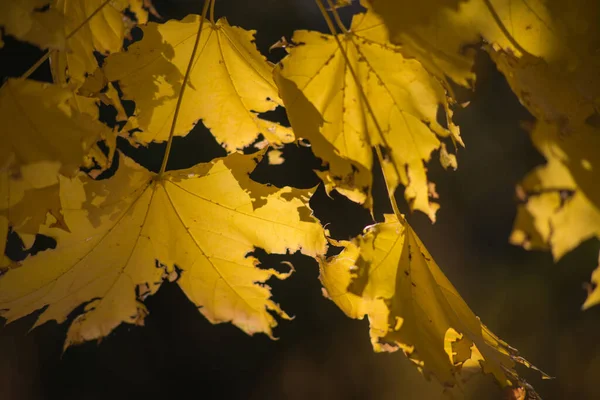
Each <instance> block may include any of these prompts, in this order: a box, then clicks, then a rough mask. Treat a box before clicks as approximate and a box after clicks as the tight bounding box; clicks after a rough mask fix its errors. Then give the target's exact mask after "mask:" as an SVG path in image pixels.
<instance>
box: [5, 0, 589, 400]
mask: <svg viewBox="0 0 600 400" xmlns="http://www.w3.org/2000/svg"><path fill="white" fill-rule="evenodd" d="M154 4H155V6H156V9H157V10H158V12H159V13H160V14H161V15H162V16H163V18H164V19H165V20H168V19H172V18H177V19H180V18H182V17H184V16H185V15H187V14H190V13H200V10H201V8H202V2H201V1H199V0H154ZM354 11H356V8H354V9H352V8H347V9H343V10H342V14H343V17H344V20H345V21H346V22H349V21H350V15H351V14H352V13H353V12H354ZM216 13H217V15H222V16H227V18H228V20H229V22H230V23H231V24H232V25H239V26H242V27H244V28H246V29H257V30H258V33H257V35H256V43H257V45H258V47H259V49H260V50H261V51H262V52H263V54H267V55H268V57H269V59H270V60H271V61H273V62H277V61H278V60H279V59H281V57H283V56H284V52H283V51H282V50H276V51H274V52H271V53H269V51H268V48H269V47H270V46H271V45H272V44H273V43H275V42H276V41H278V40H279V39H280V38H281V37H282V36H285V37H286V38H288V39H290V38H291V36H292V32H293V31H294V30H295V29H314V30H320V31H325V28H326V26H325V24H324V22H323V21H322V18H321V16H320V14H319V11H318V9H317V8H316V6H315V5H314V3H313V2H311V1H306V0H263V1H261V2H256V1H244V0H218V2H217V8H216ZM40 55H41V52H40V51H39V50H37V49H36V48H34V47H31V46H28V45H26V44H22V43H17V42H15V41H13V40H10V38H7V39H6V45H5V47H4V48H3V49H1V50H0V60H1V62H0V76H1V77H2V78H3V79H4V78H6V77H10V76H19V75H20V74H22V73H23V72H24V71H25V70H26V69H27V68H28V67H29V66H31V65H32V64H33V63H34V62H35V61H36V60H37V59H38V58H39V57H40ZM48 71H49V70H48V68H47V66H44V67H42V68H40V69H39V70H38V71H37V72H36V73H35V74H34V75H33V76H32V78H34V79H39V80H49V79H50V77H49V72H48ZM476 73H477V76H478V81H477V84H476V89H475V91H474V92H473V93H471V92H464V91H463V92H461V93H460V94H459V96H460V97H461V99H460V100H461V101H466V100H469V101H470V105H469V106H468V107H467V108H465V109H464V110H460V111H459V112H457V113H456V114H455V122H457V123H458V124H459V125H460V127H461V132H462V136H463V139H464V142H465V143H466V148H465V149H460V151H459V153H458V162H459V168H458V170H457V171H456V172H449V171H444V170H442V168H441V167H440V166H439V163H438V162H437V158H436V156H435V155H434V157H433V161H432V162H431V163H430V165H429V177H430V178H431V180H432V181H434V182H435V183H436V184H437V192H438V193H439V195H440V203H441V206H442V207H441V209H440V211H439V212H438V220H437V223H436V224H435V225H432V224H431V223H430V222H429V220H428V219H427V218H426V217H425V216H424V215H422V214H411V215H409V216H408V218H409V222H410V223H411V224H412V225H413V227H414V228H415V230H416V231H417V233H418V234H419V235H420V237H421V239H422V240H423V241H424V243H425V245H426V246H427V247H428V249H429V251H430V252H431V254H432V255H433V256H434V257H435V259H436V261H437V263H438V264H439V265H440V267H441V268H442V269H443V271H444V272H445V273H446V275H447V276H448V277H449V279H450V280H451V281H452V282H453V283H454V285H455V286H456V288H457V289H458V291H459V292H460V293H461V294H462V296H463V297H464V299H465V300H466V301H467V303H468V304H469V305H470V306H471V308H472V309H473V311H474V312H475V313H476V314H477V315H479V316H480V317H481V319H482V321H483V322H484V323H485V324H486V325H488V326H489V327H490V328H491V329H492V330H493V331H494V332H495V333H496V334H497V335H498V336H500V337H501V338H503V339H504V340H506V341H507V342H509V343H510V344H511V345H512V346H514V347H516V348H518V349H519V350H520V351H521V354H522V355H523V356H524V357H525V358H527V359H528V360H529V361H531V362H532V363H533V364H535V365H536V366H538V367H539V368H541V369H543V370H544V371H545V372H547V373H548V374H549V375H551V376H555V377H556V379H554V380H551V381H547V380H546V381H542V380H541V379H540V377H539V375H538V374H536V373H535V372H531V371H527V370H525V369H524V368H521V369H520V370H519V371H520V372H521V373H522V375H523V376H524V377H526V379H527V380H528V381H529V383H531V384H532V385H533V386H534V387H536V389H537V390H538V392H539V394H540V395H541V396H542V397H543V398H544V399H566V398H570V399H596V398H600V385H598V384H597V381H596V379H597V377H598V376H600V351H599V350H600V348H599V347H598V346H599V342H600V341H599V340H598V337H599V336H600V307H596V308H592V309H591V310H589V311H586V312H582V311H580V306H581V304H582V303H583V301H584V299H585V291H584V290H583V286H582V285H583V283H584V282H588V281H589V278H590V274H591V272H592V270H593V269H594V268H595V267H596V265H597V264H596V263H597V257H598V248H599V245H598V241H596V240H590V241H588V242H585V243H583V244H582V245H581V246H580V247H579V248H577V249H576V250H575V251H573V252H571V253H570V254H568V255H567V256H565V257H564V258H563V259H562V260H561V261H560V262H559V263H557V264H554V263H553V261H552V258H551V256H550V254H548V253H541V252H527V251H525V250H523V249H521V248H518V247H514V246H512V245H510V244H509V243H508V237H509V234H510V231H511V227H512V223H513V219H514V217H515V213H516V207H517V201H516V197H515V194H514V193H515V185H516V184H517V183H518V182H519V180H520V179H521V178H523V177H524V175H525V174H526V173H527V172H528V171H529V170H530V169H532V168H533V167H534V166H536V165H538V164H541V163H543V162H544V160H543V158H542V157H541V156H540V155H539V154H538V153H537V152H536V150H535V149H534V148H533V147H532V145H531V143H530V141H529V138H528V136H527V134H526V133H525V132H524V131H523V130H522V129H521V128H520V127H519V126H520V122H521V121H527V120H531V119H532V117H531V116H530V115H529V114H528V112H527V111H526V110H525V109H524V108H523V107H522V106H521V105H520V104H519V101H518V99H517V98H516V97H515V96H514V95H513V94H512V92H511V91H510V89H509V87H508V85H507V84H506V82H505V80H504V78H503V77H502V75H500V74H499V73H498V72H497V71H496V69H495V67H494V65H493V64H492V62H491V61H490V60H489V58H488V57H487V55H486V54H485V53H483V52H480V53H479V54H478V58H477V63H476ZM127 106H128V107H129V108H130V110H131V109H132V107H133V104H128V105H127ZM270 116H271V117H272V118H274V119H277V120H278V121H284V120H285V113H284V112H281V110H279V111H276V112H273V113H270ZM119 146H120V148H121V149H122V150H123V151H124V152H125V153H126V154H130V155H132V156H134V157H135V158H136V159H139V160H141V161H142V162H143V163H144V165H146V166H147V167H148V168H150V169H154V170H156V169H158V166H159V164H160V161H161V157H162V154H163V151H164V145H152V146H149V147H148V148H147V149H140V150H134V149H131V148H129V147H128V146H127V144H126V142H125V141H123V142H120V143H119ZM283 153H284V158H285V159H286V162H285V163H284V164H283V165H280V166H269V165H266V164H261V165H259V167H258V169H257V171H255V173H254V174H253V177H254V178H255V179H256V180H259V181H262V182H272V183H273V184H275V185H278V186H282V185H291V186H297V187H313V186H315V185H317V184H318V182H319V181H318V178H317V177H316V176H315V174H314V173H313V172H312V169H314V168H318V166H319V161H318V160H316V159H315V158H314V157H313V156H312V153H311V151H310V149H309V148H306V147H302V146H300V147H298V146H295V145H292V146H287V147H286V148H285V149H284V150H283ZM171 154H172V155H173V156H172V157H171V158H172V160H171V161H170V163H169V168H171V169H173V168H183V167H188V166H190V165H192V164H194V163H196V162H199V161H208V160H210V159H212V158H214V157H216V156H222V155H224V151H223V150H222V149H221V148H220V147H219V145H218V144H217V143H216V142H215V141H214V139H212V136H210V134H209V132H208V131H206V129H204V128H203V127H202V126H201V123H200V124H198V126H197V127H196V128H195V129H194V130H193V131H192V133H190V135H188V136H187V137H185V138H178V139H176V142H175V143H174V149H173V151H172V153H171ZM375 196H376V198H377V199H378V201H377V202H376V204H375V215H376V218H377V220H381V219H382V213H384V212H390V211H391V209H390V207H389V206H388V205H387V204H385V202H386V195H385V189H384V186H383V183H382V180H381V177H380V176H379V177H377V179H376V185H375ZM397 198H398V201H399V203H400V204H401V206H402V207H404V208H403V212H408V211H407V208H406V206H405V204H404V203H403V200H402V195H401V193H400V192H399V193H398V196H397ZM311 206H312V208H313V209H314V212H315V214H316V216H317V217H318V218H319V219H320V220H321V221H322V222H323V223H329V226H328V228H329V229H330V231H331V233H332V236H333V237H334V238H337V239H349V238H351V237H353V236H356V235H357V234H359V233H360V232H361V230H362V228H363V227H364V226H365V225H367V224H370V223H372V222H373V221H372V220H371V217H370V216H369V213H368V212H367V211H366V210H363V209H362V208H361V207H359V206H357V205H355V204H353V203H351V202H350V201H348V200H346V199H344V198H343V197H341V196H337V195H334V196H333V198H329V197H327V196H326V195H325V193H324V191H323V189H322V188H321V187H319V189H318V190H317V193H316V194H315V196H314V198H313V199H312V200H311ZM11 246H12V247H9V251H12V252H14V253H15V254H16V253H18V250H19V249H18V247H19V246H18V241H17V240H16V238H15V237H14V235H13V236H11ZM257 256H258V257H259V258H260V259H261V261H262V262H263V263H264V264H265V265H267V266H276V265H277V264H278V263H279V262H280V261H282V260H289V261H292V262H293V263H294V265H295V267H296V273H295V274H294V275H293V276H292V277H291V278H289V279H287V280H285V281H282V282H269V284H271V286H272V287H273V296H274V299H275V300H276V301H277V302H279V303H280V304H281V306H282V307H283V309H284V310H286V311H287V312H288V313H289V314H291V315H294V316H295V319H294V320H293V321H281V322H280V325H279V327H277V328H276V330H275V334H276V336H278V337H279V340H277V341H271V340H269V339H268V338H267V337H266V336H256V337H249V336H247V335H246V334H244V333H243V332H242V331H240V330H238V329H237V328H235V327H233V326H231V325H227V324H223V325H216V326H213V325H211V324H210V323H209V322H207V321H206V320H205V319H204V317H202V315H201V314H200V313H199V312H198V311H197V310H196V309H195V307H194V306H193V304H191V303H190V302H189V301H188V300H187V298H186V297H185V296H184V295H183V293H182V292H181V290H180V289H179V288H178V286H177V285H176V284H175V283H168V282H165V283H164V284H163V286H162V287H161V289H160V290H159V292H158V293H157V294H156V295H155V296H153V297H150V298H148V299H147V301H146V304H147V306H148V309H149V310H150V315H149V316H148V317H147V318H146V326H145V327H134V326H128V325H122V326H120V327H119V328H118V329H116V330H115V331H114V332H113V333H112V334H111V335H110V336H109V337H107V338H105V339H104V340H102V341H101V342H100V343H86V344H84V345H81V346H77V347H73V348H70V349H68V350H67V351H66V352H65V353H64V354H63V353H62V345H63V341H64V337H65V332H66V328H67V326H68V323H67V324H63V325H58V324H56V323H47V324H45V325H43V326H42V327H40V328H37V329H35V330H33V331H31V332H29V328H30V327H31V325H32V324H33V322H34V321H35V318H36V315H32V316H30V317H27V318H25V319H23V320H20V321H17V322H15V323H13V324H10V325H7V326H4V327H3V328H2V329H0V399H6V400H21V399H23V400H29V399H31V400H33V399H36V400H37V399H65V400H70V399H107V398H110V399H150V398H152V399H153V398H174V399H179V398H192V397H193V398H206V399H213V398H214V399H221V398H227V399H292V400H295V399H307V398H311V399H313V400H317V399H382V400H383V399H438V398H444V397H443V395H442V388H441V387H440V386H439V385H438V384H437V383H436V382H427V381H426V380H425V379H423V378H422V377H421V376H420V374H419V373H418V372H417V371H416V369H414V368H413V367H412V366H411V365H410V364H409V362H408V361H407V360H406V359H405V358H404V356H403V355H402V354H399V353H395V354H375V353H373V351H372V349H371V345H370V342H369V336H368V323H367V322H366V321H355V320H350V319H348V318H347V317H346V316H345V315H344V314H343V313H342V312H341V311H339V310H338V309H337V308H336V306H335V305H334V304H333V303H332V302H330V301H329V300H327V299H325V298H323V297H322V295H321V288H320V284H319V282H318V279H317V277H318V268H317V264H316V263H315V262H314V261H313V260H311V259H309V258H307V257H303V256H300V255H291V256H264V255H261V253H260V252H257ZM76 311H79V310H76ZM466 397H467V398H472V399H500V398H502V393H501V391H500V389H499V388H498V387H497V386H496V385H495V384H494V382H493V381H492V379H491V378H490V377H483V378H481V379H476V380H474V381H473V382H472V384H470V385H469V386H468V387H467V388H466Z"/></svg>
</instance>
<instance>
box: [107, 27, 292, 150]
mask: <svg viewBox="0 0 600 400" xmlns="http://www.w3.org/2000/svg"><path fill="white" fill-rule="evenodd" d="M200 18H201V17H199V16H195V15H189V16H188V17H186V18H185V19H183V20H182V21H168V22H166V23H164V24H155V23H150V24H148V25H147V26H145V27H144V28H143V30H144V37H143V39H142V40H141V41H139V42H137V43H134V44H133V45H131V46H130V47H129V48H128V50H127V51H126V52H124V53H120V54H115V55H113V56H111V57H109V58H108V59H107V60H106V65H105V67H104V71H105V73H106V76H107V78H108V79H109V80H111V81H119V84H120V85H121V88H122V90H123V92H124V94H125V98H127V99H131V100H134V101H135V102H136V118H137V121H136V122H135V123H134V124H132V125H130V126H129V128H139V129H141V130H142V132H140V133H137V134H136V139H137V140H138V141H140V142H142V143H148V142H150V141H165V140H167V138H168V137H169V129H170V124H171V121H172V119H173V113H174V110H175V104H176V102H177V97H178V93H179V90H180V88H181V86H180V85H181V82H182V80H183V76H184V73H185V70H186V68H187V64H188V61H189V55H190V53H191V49H192V47H193V45H194V40H195V36H196V32H197V26H198V24H199V23H200ZM253 40H254V32H251V31H246V30H243V29H241V28H238V27H232V26H230V25H229V24H228V23H227V20H225V19H221V20H219V21H217V22H216V23H215V24H212V23H207V24H205V25H204V28H203V32H202V35H201V43H200V44H199V51H198V55H197V57H196V59H195V60H194V61H193V67H192V70H191V74H190V78H189V87H188V88H187V89H186V101H185V103H184V104H183V107H182V109H181V111H180V114H179V117H178V119H177V124H176V126H175V135H177V136H185V135H187V133H188V132H189V131H190V130H191V129H192V128H193V126H194V125H195V124H196V123H197V122H198V121H199V120H202V123H203V124H204V125H205V126H206V127H207V128H209V129H210V130H211V132H212V134H213V135H214V136H215V138H216V139H217V140H218V141H219V142H220V143H221V144H222V145H223V147H225V148H226V149H227V150H229V151H235V150H238V149H242V148H244V147H246V146H248V145H250V144H252V143H253V142H254V141H256V139H257V138H258V137H259V135H262V136H263V137H264V138H265V139H267V140H268V141H269V142H271V143H276V144H277V143H286V142H291V141H293V139H294V137H293V134H292V132H291V130H290V129H288V128H285V127H283V126H281V125H280V124H277V123H274V122H271V121H268V120H266V119H263V118H261V117H260V115H259V114H260V113H263V112H266V111H270V110H273V109H275V108H276V107H277V106H279V105H280V104H281V100H280V99H279V95H278V94H277V88H276V86H275V83H274V82H273V78H272V70H273V67H272V65H270V64H269V63H268V62H267V60H266V59H265V57H264V56H262V55H261V54H260V53H259V52H258V50H257V49H256V47H255V45H254V43H252V42H253ZM126 128H127V127H126Z"/></svg>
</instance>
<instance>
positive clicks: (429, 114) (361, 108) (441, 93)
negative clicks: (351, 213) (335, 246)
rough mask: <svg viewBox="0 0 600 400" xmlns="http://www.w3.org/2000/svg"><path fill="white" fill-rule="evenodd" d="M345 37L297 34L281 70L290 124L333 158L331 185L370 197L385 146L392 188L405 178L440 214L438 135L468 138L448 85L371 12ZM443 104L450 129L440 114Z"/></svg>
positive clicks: (419, 200)
mask: <svg viewBox="0 0 600 400" xmlns="http://www.w3.org/2000/svg"><path fill="white" fill-rule="evenodd" d="M339 40H340V42H341V48H340V46H339V45H338V43H337V41H336V40H334V38H333V37H332V36H328V35H323V34H321V33H319V32H308V31H299V32H296V33H295V34H294V37H293V41H294V42H295V43H298V46H295V47H293V48H292V49H291V50H290V55H289V56H288V57H286V58H285V59H284V60H283V61H282V62H281V64H280V66H279V68H278V69H277V71H276V73H277V80H278V83H279V86H280V90H281V94H282V97H283V99H284V101H285V104H286V107H287V110H288V114H289V116H290V121H291V123H292V126H293V127H294V129H295V131H296V133H297V134H298V135H302V136H304V137H307V138H308V139H309V140H310V141H311V143H312V144H313V149H314V151H315V154H316V155H317V156H319V157H321V158H322V159H323V160H324V161H325V162H326V163H328V165H329V170H328V171H327V173H322V174H321V176H322V177H323V179H324V181H325V183H326V186H327V188H328V190H333V189H338V190H339V191H340V192H342V193H344V194H346V195H347V196H348V197H350V198H351V199H353V200H356V201H359V202H366V203H367V205H368V204H370V203H371V198H370V196H371V195H370V184H371V170H372V168H373V165H374V162H373V147H374V146H379V147H381V148H382V149H383V151H384V153H385V154H386V156H385V158H384V160H383V162H384V165H383V168H384V169H385V170H386V172H387V173H386V176H387V179H388V181H389V183H390V187H391V189H392V190H394V189H395V188H396V187H397V186H398V185H399V184H402V185H404V186H405V187H406V190H405V197H406V199H407V201H408V202H409V204H410V206H411V208H412V209H415V210H420V211H423V212H424V213H426V214H427V215H429V217H430V218H431V219H432V220H434V219H435V211H436V210H437V207H438V206H437V204H434V203H432V202H431V201H430V198H429V197H430V196H429V194H430V191H429V183H428V180H427V176H426V167H425V165H424V163H425V162H426V161H428V160H429V159H430V156H431V153H432V152H433V151H434V150H436V149H439V148H440V140H439V137H452V139H453V140H454V141H455V143H460V144H462V141H461V139H460V136H459V132H458V128H457V127H456V126H454V125H453V123H452V121H451V115H452V113H451V111H450V107H449V100H448V98H447V96H446V91H445V89H444V87H443V86H442V85H441V84H440V83H439V81H438V80H437V79H435V78H434V77H433V76H431V75H430V74H429V73H428V72H427V71H426V70H425V69H424V68H423V66H422V65H421V63H419V62H418V61H416V60H414V59H408V58H405V57H404V56H403V55H402V53H401V52H400V48H398V47H396V46H394V45H392V44H391V43H389V41H388V39H387V32H386V31H385V28H384V26H383V24H382V22H381V20H380V19H379V18H378V17H376V16H375V14H373V13H372V12H367V13H366V14H360V15H356V16H354V18H353V22H352V26H351V27H350V30H349V32H348V33H347V34H344V35H339ZM361 92H363V93H364V94H365V95H366V98H367V99H368V102H369V104H367V103H366V101H367V100H366V98H365V97H363V96H362V94H361ZM307 102H308V103H307ZM313 108H314V111H312V109H313ZM438 108H442V109H443V110H445V114H446V115H447V117H448V119H447V126H448V128H447V129H446V128H444V127H443V126H442V125H441V124H440V123H438V121H437V118H436V115H437V113H438ZM371 114H372V115H371Z"/></svg>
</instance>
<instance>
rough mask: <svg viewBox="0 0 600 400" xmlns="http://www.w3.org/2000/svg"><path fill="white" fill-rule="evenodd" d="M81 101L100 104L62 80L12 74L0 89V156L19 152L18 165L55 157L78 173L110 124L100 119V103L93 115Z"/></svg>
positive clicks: (89, 105)
mask: <svg viewBox="0 0 600 400" xmlns="http://www.w3.org/2000/svg"><path fill="white" fill-rule="evenodd" d="M81 104H86V108H93V107H95V102H94V101H93V100H91V99H87V98H84V97H81V96H76V95H74V94H73V93H72V92H71V91H70V90H68V89H66V88H63V87H62V86H60V85H53V84H48V83H42V82H36V81H30V80H19V79H9V80H8V81H7V82H6V83H5V84H4V85H3V86H2V89H0V120H2V129H1V130H0V144H1V146H0V159H1V160H9V159H11V158H13V157H14V158H15V160H16V161H17V163H18V165H19V166H23V165H31V164H35V163H40V162H51V163H56V164H57V166H58V168H57V170H60V171H61V172H62V173H63V174H65V175H71V174H73V173H74V172H75V171H76V170H77V168H79V166H80V165H81V164H82V162H83V158H84V156H85V155H86V154H87V151H88V150H89V148H90V147H91V146H92V145H93V144H94V143H95V142H96V140H98V139H99V138H100V137H101V136H102V135H103V134H105V133H106V131H107V130H108V128H107V127H106V126H105V125H104V124H102V123H100V122H99V121H98V120H97V117H98V115H97V114H98V112H97V107H96V114H95V115H93V114H92V115H90V114H89V113H87V112H86V113H83V112H81V111H79V107H80V105H81ZM17 132H18V134H17Z"/></svg>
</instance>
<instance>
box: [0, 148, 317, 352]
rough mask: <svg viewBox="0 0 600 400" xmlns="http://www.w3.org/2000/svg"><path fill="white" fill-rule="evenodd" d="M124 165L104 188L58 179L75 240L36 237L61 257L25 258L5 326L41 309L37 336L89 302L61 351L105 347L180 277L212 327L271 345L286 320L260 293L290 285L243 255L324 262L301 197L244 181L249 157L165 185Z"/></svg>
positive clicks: (7, 287)
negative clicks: (224, 326) (227, 327)
mask: <svg viewBox="0 0 600 400" xmlns="http://www.w3.org/2000/svg"><path fill="white" fill-rule="evenodd" d="M120 162H121V163H122V165H121V166H120V168H119V170H118V171H117V173H116V175H115V176H113V177H112V178H110V179H108V180H101V181H93V180H91V179H89V178H87V177H86V176H83V175H82V176H78V177H75V178H73V179H67V178H61V202H62V207H63V212H64V217H65V221H66V223H67V224H68V226H69V227H70V229H71V233H67V232H65V231H63V230H59V229H55V228H50V227H43V228H42V230H41V233H43V234H45V235H47V236H50V237H53V238H55V239H56V241H57V248H56V250H47V251H44V252H42V253H40V254H38V255H36V256H35V257H31V258H27V259H26V260H25V261H24V262H23V266H22V267H20V268H17V269H13V270H10V271H9V272H7V273H6V275H5V276H4V277H3V278H2V279H1V280H0V309H2V310H3V311H2V316H3V317H5V318H7V319H8V320H9V321H11V320H14V319H17V318H20V317H23V316H25V315H27V314H29V313H31V312H32V311H34V310H37V309H39V308H41V307H44V306H46V305H48V307H47V308H46V309H45V310H44V311H43V312H42V314H41V315H40V317H39V319H38V320H37V322H36V325H39V324H42V323H44V322H46V321H49V320H57V321H59V322H62V321H64V320H65V319H66V317H67V315H69V313H70V312H71V311H73V309H75V308H76V307H77V306H79V305H80V304H82V303H85V304H86V306H85V308H84V310H83V312H82V314H80V315H78V316H77V318H76V319H75V321H74V322H73V323H72V325H71V327H70V329H69V333H68V338H67V342H66V346H68V345H70V344H73V343H78V342H81V341H84V340H92V339H97V338H101V337H103V336H106V335H107V334H108V333H110V332H111V331H112V330H113V329H114V328H115V327H116V326H117V325H119V324H120V323H122V322H127V323H133V324H142V323H143V318H144V316H145V314H146V313H147V310H146V308H145V307H144V305H143V303H142V301H143V299H144V298H145V297H146V296H148V295H150V294H153V293H155V292H156V290H157V289H158V287H159V286H160V284H161V283H162V281H163V279H167V278H168V279H170V280H173V278H175V277H177V274H178V271H181V272H179V273H180V276H179V279H178V280H177V283H178V284H179V285H180V286H181V288H182V289H183V291H184V292H185V293H186V294H187V296H188V297H189V298H190V300H191V301H192V302H193V303H194V304H195V305H196V306H198V307H199V311H200V312H201V313H202V314H203V315H205V316H206V317H207V318H208V319H209V320H210V321H211V322H213V323H219V322H229V321H230V322H232V323H233V324H235V325H237V326H238V327H240V328H241V329H242V330H244V331H245V332H247V333H249V334H253V333H256V332H263V333H266V334H268V335H271V334H272V328H273V327H274V326H275V325H276V321H275V318H274V316H273V315H272V314H271V313H273V314H275V315H279V316H281V317H283V318H286V317H287V315H286V314H285V312H284V311H283V310H282V309H281V308H280V307H279V306H278V305H277V304H276V303H275V302H274V301H273V300H271V299H270V291H269V288H268V286H266V285H264V282H265V281H267V280H268V279H269V278H271V277H273V276H275V277H278V278H285V277H286V276H287V274H283V273H278V272H277V271H275V270H274V269H267V268H258V267H257V266H256V264H257V262H258V261H257V260H256V259H255V258H253V257H251V256H249V255H248V253H250V252H252V251H253V250H254V249H255V248H257V247H258V248H262V249H264V250H265V251H267V252H269V253H285V252H287V251H289V252H295V251H301V252H302V253H303V254H306V255H309V256H313V257H315V256H317V255H320V254H323V253H324V251H325V247H326V243H325V237H324V235H323V230H322V228H321V226H320V225H319V224H318V223H317V222H315V220H314V219H313V218H312V217H311V216H310V210H309V209H308V208H307V207H306V205H305V204H306V201H307V200H308V196H309V192H307V191H302V190H295V189H290V188H283V189H272V188H269V187H266V186H264V185H261V184H258V183H255V182H253V181H251V180H250V178H249V176H248V173H249V172H250V171H251V170H252V168H253V167H254V165H255V162H254V161H253V159H252V158H251V156H242V155H232V156H230V157H228V158H224V159H217V160H214V161H213V162H211V163H208V164H200V165H198V166H196V167H194V168H191V169H188V170H181V171H172V172H169V173H167V174H165V175H164V177H162V178H157V176H155V175H154V174H152V173H150V172H148V171H147V170H145V169H143V168H141V167H139V166H138V165H137V164H135V163H134V162H133V161H132V160H130V159H128V158H127V157H125V156H121V157H120ZM49 222H51V221H49Z"/></svg>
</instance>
